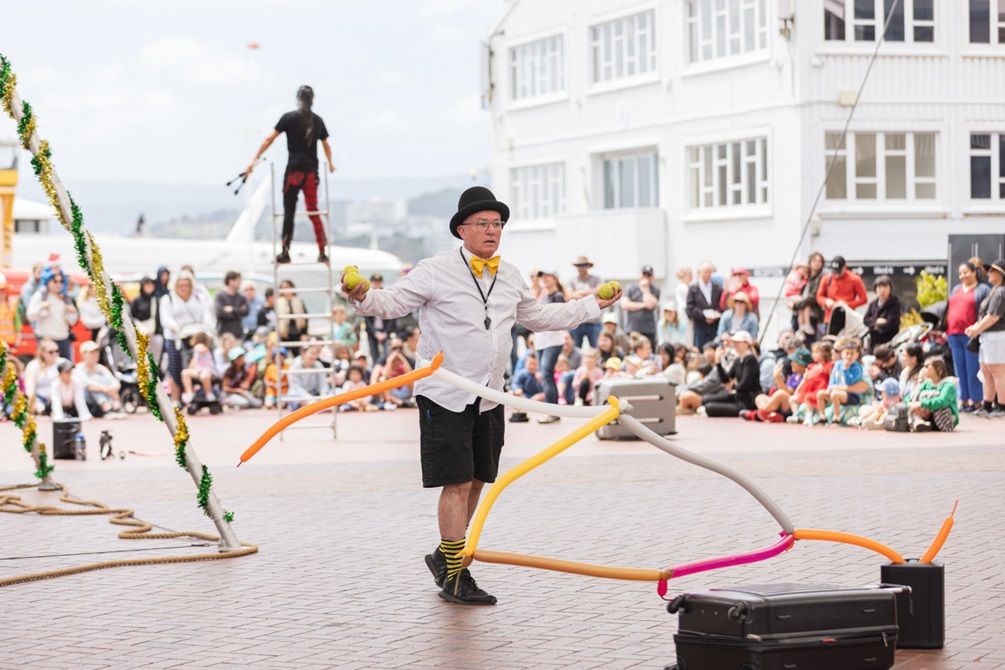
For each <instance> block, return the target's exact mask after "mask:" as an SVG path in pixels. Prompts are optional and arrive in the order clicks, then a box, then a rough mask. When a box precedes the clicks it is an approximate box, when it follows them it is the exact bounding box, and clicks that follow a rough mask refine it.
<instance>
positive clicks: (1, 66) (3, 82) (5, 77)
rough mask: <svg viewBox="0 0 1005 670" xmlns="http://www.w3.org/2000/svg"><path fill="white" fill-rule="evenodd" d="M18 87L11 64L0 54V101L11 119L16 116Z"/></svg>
mask: <svg viewBox="0 0 1005 670" xmlns="http://www.w3.org/2000/svg"><path fill="white" fill-rule="evenodd" d="M16 87H17V77H15V76H14V73H13V72H11V69H10V63H9V62H8V61H7V59H6V58H4V57H3V55H2V54H0V100H2V103H3V109H4V111H5V112H7V115H8V116H10V117H13V116H14V89H15V88H16Z"/></svg>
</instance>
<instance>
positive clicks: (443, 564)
mask: <svg viewBox="0 0 1005 670" xmlns="http://www.w3.org/2000/svg"><path fill="white" fill-rule="evenodd" d="M426 567H427V568H429V571H430V572H431V573H433V580H434V581H435V582H436V585H437V586H439V587H440V588H441V589H442V588H443V582H444V580H446V578H447V557H446V556H444V555H443V552H442V551H440V548H439V547H437V548H436V549H433V553H431V554H426Z"/></svg>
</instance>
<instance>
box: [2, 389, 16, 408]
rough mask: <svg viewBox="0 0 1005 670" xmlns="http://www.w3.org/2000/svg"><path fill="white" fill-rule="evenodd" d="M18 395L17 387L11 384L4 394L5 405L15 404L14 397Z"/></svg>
mask: <svg viewBox="0 0 1005 670" xmlns="http://www.w3.org/2000/svg"><path fill="white" fill-rule="evenodd" d="M15 395H17V385H16V384H11V385H10V388H8V389H7V390H6V391H5V392H4V394H3V401H4V404H5V405H10V404H11V403H13V402H14V396H15Z"/></svg>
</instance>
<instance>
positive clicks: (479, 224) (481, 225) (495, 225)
mask: <svg viewBox="0 0 1005 670" xmlns="http://www.w3.org/2000/svg"><path fill="white" fill-rule="evenodd" d="M462 225H465V226H474V227H475V228H477V229H478V230H485V229H486V228H488V227H489V226H492V229H493V230H502V229H503V228H505V227H506V222H505V221H486V220H485V219H478V220H477V221H467V222H465V223H464V224H462Z"/></svg>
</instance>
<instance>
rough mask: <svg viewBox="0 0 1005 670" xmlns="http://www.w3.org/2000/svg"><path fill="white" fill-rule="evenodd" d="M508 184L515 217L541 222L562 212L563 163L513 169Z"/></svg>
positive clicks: (563, 205)
mask: <svg viewBox="0 0 1005 670" xmlns="http://www.w3.org/2000/svg"><path fill="white" fill-rule="evenodd" d="M510 184H511V186H510V190H511V200H512V202H513V213H514V215H515V216H516V217H517V218H520V219H542V218H547V217H549V216H554V215H555V214H561V213H563V212H564V211H565V164H564V163H549V164H547V165H531V166H529V167H521V168H514V169H513V170H511V171H510Z"/></svg>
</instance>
